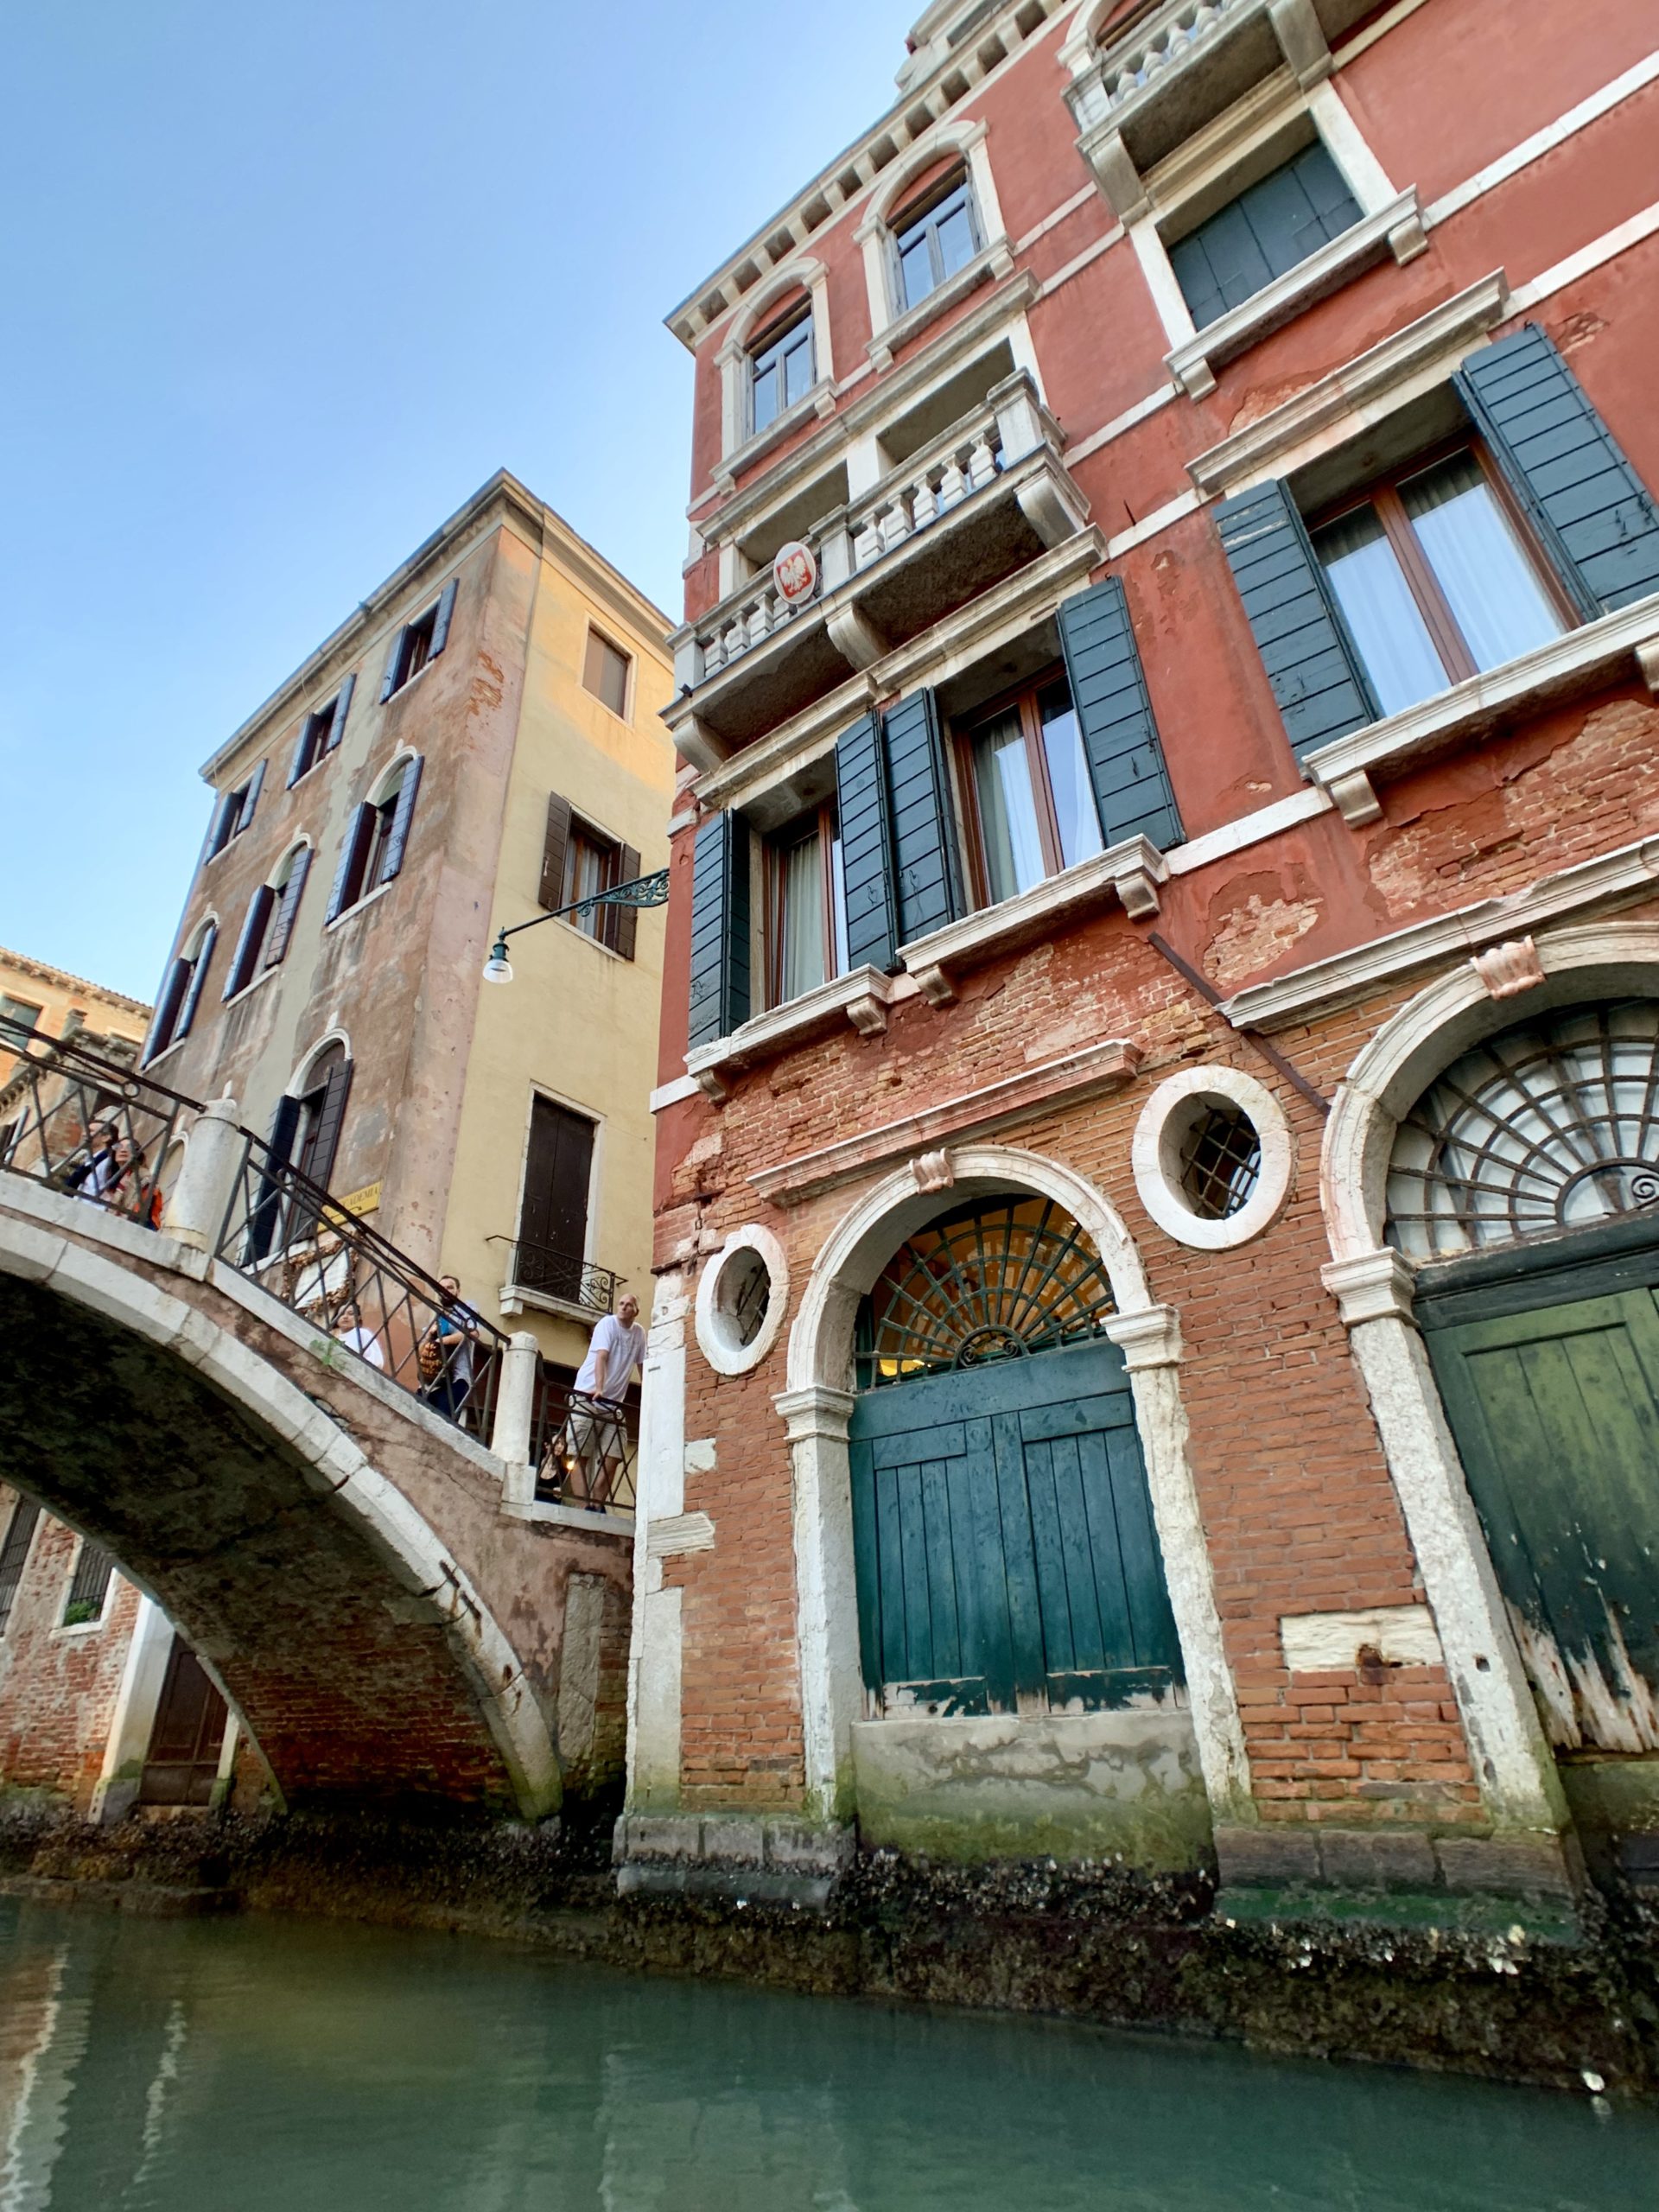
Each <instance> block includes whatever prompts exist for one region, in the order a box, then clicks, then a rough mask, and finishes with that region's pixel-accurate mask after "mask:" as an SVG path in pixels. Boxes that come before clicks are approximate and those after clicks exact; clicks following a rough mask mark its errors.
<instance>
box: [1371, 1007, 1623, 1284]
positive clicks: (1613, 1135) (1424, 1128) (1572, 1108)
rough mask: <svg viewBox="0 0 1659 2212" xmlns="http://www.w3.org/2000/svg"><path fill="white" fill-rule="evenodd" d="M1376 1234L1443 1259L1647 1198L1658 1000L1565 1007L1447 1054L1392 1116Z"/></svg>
mask: <svg viewBox="0 0 1659 2212" xmlns="http://www.w3.org/2000/svg"><path fill="white" fill-rule="evenodd" d="M1388 1198H1389V1220H1388V1236H1389V1242H1390V1243H1393V1244H1395V1245H1396V1246H1397V1247H1399V1249H1402V1251H1405V1252H1407V1253H1409V1254H1411V1255H1413V1256H1414V1257H1419V1258H1445V1257H1448V1256H1451V1255H1455V1254H1457V1253H1460V1252H1467V1251H1471V1250H1478V1249H1484V1248H1486V1247H1490V1246H1491V1245H1497V1244H1511V1243H1520V1242H1522V1241H1524V1240H1525V1239H1527V1238H1529V1237H1536V1236H1560V1235H1561V1234H1562V1233H1563V1232H1565V1231H1567V1230H1575V1229H1585V1228H1589V1227H1592V1226H1593V1225H1594V1224H1597V1223H1600V1222H1605V1221H1610V1220H1615V1219H1618V1218H1619V1217H1623V1216H1628V1215H1634V1214H1642V1213H1646V1212H1649V1211H1653V1210H1654V1209H1656V1208H1659V1003H1656V1002H1654V1001H1649V1000H1632V1001H1625V1002H1624V1003H1622V1004H1618V1005H1613V1006H1598V1007H1570V1008H1568V1009H1567V1010H1565V1011H1563V1012H1561V1013H1560V1014H1554V1015H1553V1016H1550V1017H1548V1019H1546V1020H1541V1021H1537V1022H1525V1023H1521V1024H1518V1025H1517V1026H1516V1027H1514V1028H1512V1029H1507V1030H1505V1031H1503V1033H1502V1034H1501V1035H1499V1036H1497V1037H1493V1038H1489V1039H1487V1040H1486V1042H1485V1043H1484V1044H1481V1045H1478V1046H1475V1047H1474V1049H1473V1050H1472V1051H1471V1052H1465V1054H1464V1055H1463V1057H1462V1058H1460V1059H1459V1060H1457V1061H1454V1062H1453V1064H1452V1066H1451V1067H1449V1068H1448V1069H1447V1070H1446V1072H1445V1074H1444V1075H1442V1076H1441V1077H1440V1078H1439V1080H1438V1081H1437V1082H1436V1083H1434V1084H1432V1085H1431V1086H1430V1088H1429V1089H1428V1090H1427V1091H1426V1092H1425V1093H1424V1094H1423V1096H1422V1097H1421V1098H1420V1099H1419V1100H1418V1102H1417V1103H1416V1105H1415V1106H1414V1107H1413V1109H1412V1110H1411V1112H1410V1113H1409V1114H1408V1115H1407V1116H1406V1118H1405V1119H1404V1121H1403V1122H1402V1123H1401V1125H1400V1130H1399V1134H1398V1135H1397V1136H1396V1138H1395V1146H1394V1152H1393V1156H1392V1158H1391V1159H1390V1160H1389V1185H1388Z"/></svg>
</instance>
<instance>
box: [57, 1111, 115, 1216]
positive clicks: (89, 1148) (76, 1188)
mask: <svg viewBox="0 0 1659 2212" xmlns="http://www.w3.org/2000/svg"><path fill="white" fill-rule="evenodd" d="M120 1135H121V1132H120V1130H119V1129H118V1128H117V1127H116V1125H115V1123H114V1122H93V1124H92V1128H90V1129H88V1130H87V1132H86V1158H85V1159H84V1160H77V1161H75V1163H74V1165H73V1166H70V1167H66V1168H65V1169H64V1171H63V1187H64V1189H65V1190H66V1191H73V1193H74V1195H75V1196H76V1198H86V1199H88V1200H90V1201H92V1202H93V1203H98V1202H99V1201H101V1200H102V1198H103V1196H104V1193H105V1190H106V1189H107V1188H108V1186H109V1185H110V1184H111V1182H113V1181H114V1179H115V1147H116V1143H117V1141H118V1138H119V1136H120Z"/></svg>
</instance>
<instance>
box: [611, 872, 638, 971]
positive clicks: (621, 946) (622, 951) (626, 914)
mask: <svg viewBox="0 0 1659 2212" xmlns="http://www.w3.org/2000/svg"><path fill="white" fill-rule="evenodd" d="M639 873H640V860H639V854H638V853H636V852H635V851H634V849H633V847H632V845H624V846H623V848H622V856H621V859H620V861H618V863H617V880H618V882H620V883H634V882H637V881H638V880H639ZM605 942H606V944H608V945H609V946H610V948H611V950H612V951H613V952H614V953H615V954H616V955H617V956H618V957H619V958H620V959H623V960H632V957H633V956H634V950H635V947H636V945H637V944H638V942H639V909H638V908H637V907H634V906H607V907H606V909H605Z"/></svg>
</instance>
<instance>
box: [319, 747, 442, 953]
mask: <svg viewBox="0 0 1659 2212" xmlns="http://www.w3.org/2000/svg"><path fill="white" fill-rule="evenodd" d="M421 767H422V760H421V756H420V754H419V753H405V754H404V757H403V759H402V760H396V761H394V762H393V763H392V766H391V767H390V768H389V769H388V770H387V771H386V772H385V775H384V776H382V778H381V779H380V781H379V782H378V784H377V785H375V787H374V790H373V793H372V796H371V797H370V798H366V799H365V800H364V801H363V802H362V804H360V805H359V806H356V807H354V808H353V810H352V818H351V820H350V821H349V822H348V823H346V836H345V837H344V839H343V841H342V842H341V844H340V867H339V868H338V870H337V871H336V873H335V876H334V890H333V891H332V892H331V893H330V894H329V899H328V915H327V918H328V920H329V921H331V922H332V921H336V920H338V919H339V918H340V915H341V914H344V913H346V912H348V911H349V910H350V909H351V908H352V907H353V906H358V905H359V904H360V903H361V902H362V900H364V899H366V898H367V897H368V896H369V894H370V893H371V892H372V891H378V889H379V888H380V887H381V885H382V884H385V883H390V882H391V880H392V878H393V877H394V876H395V875H397V873H398V872H399V870H400V869H401V868H402V867H403V865H404V853H405V852H406V851H407V850H408V848H409V831H410V823H411V822H412V821H413V819H414V817H415V799H416V793H417V792H418V791H419V790H420V788H421Z"/></svg>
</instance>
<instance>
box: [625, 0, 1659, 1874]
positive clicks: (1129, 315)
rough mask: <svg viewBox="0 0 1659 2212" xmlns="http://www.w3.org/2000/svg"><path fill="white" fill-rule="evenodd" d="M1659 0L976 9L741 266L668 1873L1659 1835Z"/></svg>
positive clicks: (1389, 1860) (694, 1046)
mask: <svg viewBox="0 0 1659 2212" xmlns="http://www.w3.org/2000/svg"><path fill="white" fill-rule="evenodd" d="M1595 17H1596V26H1597V28H1596V35H1595V38H1594V40H1593V41H1592V42H1588V43H1586V41H1582V40H1579V39H1575V38H1574V37H1573V35H1572V34H1571V31H1570V30H1569V29H1568V28H1567V22H1566V20H1565V19H1564V17H1563V15H1562V11H1561V10H1560V9H1559V8H1556V7H1552V6H1550V5H1549V4H1548V0H1515V4H1512V5H1510V6H1509V7H1506V8H1505V9H1503V10H1502V11H1501V18H1500V16H1498V15H1497V14H1495V13H1494V11H1493V10H1491V9H1490V8H1488V7H1483V6H1480V5H1478V4H1476V0H1430V4H1427V5H1421V4H1406V5H1402V6H1395V7H1388V8H1381V9H1379V8H1377V7H1376V6H1375V5H1373V4H1372V0H1203V3H1202V4H1200V5H1197V6H1194V5H1192V4H1189V0H1144V4H1143V3H1142V0H1085V4H1069V0H938V3H937V4H935V5H932V6H930V7H929V8H928V9H927V10H926V12H925V15H923V16H922V17H921V19H920V20H919V21H918V22H917V23H916V24H915V26H914V27H913V29H912V34H911V38H910V48H911V51H910V54H909V57H908V59H907V60H906V63H905V64H904V67H903V68H902V69H901V71H900V73H899V91H898V95H897V98H896V99H893V100H892V101H891V102H890V104H888V105H887V107H886V108H885V111H883V112H882V113H881V114H880V116H879V117H877V118H876V119H875V120H874V121H873V123H872V124H871V125H870V127H869V128H868V130H864V131H862V132H861V133H860V134H859V135H858V136H857V137H855V140H854V141H853V143H851V144H849V145H848V146H847V147H845V148H844V149H842V150H841V151H840V152H837V153H835V154H834V156H833V157H832V158H828V159H827V161H826V163H825V165H824V166H823V167H821V168H817V170H812V169H811V168H810V163H809V164H808V165H807V168H806V172H805V173H804V175H803V179H802V182H801V187H800V189H799V190H798V192H796V193H795V194H792V195H791V197H790V198H789V199H788V200H786V201H785V203H784V204H783V205H782V206H780V207H778V208H777V209H776V210H775V211H774V212H773V213H771V214H770V215H769V216H768V217H767V218H766V220H765V221H764V222H763V223H762V224H760V226H759V228H758V229H757V230H756V231H755V232H754V233H753V236H751V237H749V238H747V239H746V240H743V241H741V242H737V243H734V251H732V252H731V253H730V254H729V255H728V257H725V258H723V259H722V260H721V262H720V263H719V264H718V265H717V266H716V267H715V268H714V269H712V270H710V271H709V273H708V274H707V275H706V277H703V278H702V281H701V282H699V283H697V285H696V288H695V289H693V290H692V291H691V292H690V295H689V296H688V297H687V298H686V299H685V301H684V302H683V303H682V305H681V306H680V307H679V308H677V309H676V310H675V311H674V313H673V314H672V315H671V317H670V323H671V327H672V329H673V330H674V331H675V333H676V334H677V336H678V337H679V338H680V339H681V340H682V341H683V344H684V345H685V346H686V347H687V349H688V350H689V352H690V353H691V355H692V356H693V357H694V359H695V365H696V404H695V410H694V416H693V423H692V448H693V464H692V482H691V503H690V509H689V514H690V524H691V531H692V538H691V548H690V561H689V563H688V566H687V570H686V597H685V621H684V624H683V627H682V628H681V629H680V631H679V632H677V637H676V639H675V641H674V643H675V649H676V653H677V666H676V693H675V697H674V702H673V703H672V705H671V708H670V709H669V713H668V717H667V720H668V725H669V728H671V731H672V732H673V734H674V737H675V741H676V742H677V746H678V747H679V749H680V752H681V753H682V755H683V759H684V760H685V761H686V762H687V764H688V766H689V768H690V770H692V771H694V772H695V773H694V775H693V776H692V777H691V778H690V779H689V781H688V785H687V788H686V789H685V791H684V792H683V801H682V805H681V809H680V810H679V812H678V813H677V816H676V817H675V825H674V826H675V839H674V849H675V863H674V869H675V873H674V883H675V899H674V905H673V906H672V908H671V919H670V930H669V944H670V947H671V963H670V975H669V980H668V989H667V995H666V999H665V1014H664V1043H663V1053H662V1058H661V1064H660V1067H659V1086H660V1087H659V1089H658V1094H657V1105H658V1114H659V1122H658V1127H659V1144H658V1192H659V1203H658V1253H657V1260H658V1268H659V1270H660V1273H659V1278H658V1297H657V1311H656V1331H655V1335H654V1338H653V1346H652V1370H651V1379H650V1381H649V1383H648V1385H647V1423H646V1426H647V1441H646V1443H645V1446H644V1447H643V1449H642V1477H641V1492H640V1496H641V1511H642V1514H643V1516H644V1517H645V1521H646V1522H647V1524H648V1538H647V1543H646V1544H645V1545H642V1547H641V1549H640V1554H639V1556H640V1557H641V1558H642V1559H644V1558H646V1557H649V1559H650V1560H651V1563H652V1576H653V1578H654V1579H653V1580H652V1582H650V1583H648V1584H647V1585H646V1586H645V1587H644V1588H643V1589H641V1590H640V1591H639V1593H638V1600H637V1626H636V1640H635V1654H634V1665H635V1671H636V1678H637V1679H636V1694H635V1698H634V1702H633V1707H632V1711H633V1713H634V1714H635V1716H636V1720H635V1726H634V1729H633V1736H632V1808H633V1810H634V1813H635V1814H636V1815H639V1816H640V1817H639V1819H638V1820H637V1821H632V1822H631V1825H630V1827H628V1829H627V1830H626V1832H625V1834H624V1836H623V1838H622V1842H621V1852H622V1855H623V1857H624V1859H626V1861H627V1862H628V1864H627V1866H626V1867H625V1875H626V1878H627V1879H629V1880H630V1881H634V1882H636V1883H638V1882H647V1881H658V1880H660V1881H663V1882H664V1883H666V1884H667V1885H669V1886H670V1887H677V1888H683V1886H684V1885H685V1883H686V1881H687V1880H688V1878H690V1877H689V1875H688V1871H687V1870H688V1865H689V1864H690V1862H694V1861H696V1860H698V1859H702V1860H705V1861H707V1862H709V1872H708V1879H709V1882H710V1883H711V1884H712V1885H715V1886H717V1885H718V1884H719V1882H720V1881H721V1879H723V1878H726V1877H723V1876H722V1875H721V1872H720V1869H721V1867H722V1866H724V1867H728V1868H729V1867H730V1866H733V1865H734V1864H739V1865H742V1866H746V1867H747V1866H750V1865H753V1863H754V1862H755V1860H756V1859H757V1858H758V1857H763V1859H764V1863H765V1864H766V1865H767V1866H771V1867H772V1869H773V1870H774V1872H776V1874H777V1875H778V1876H779V1878H785V1877H786V1878H789V1879H796V1878H800V1879H802V1880H810V1882H812V1883H817V1884H820V1885H821V1883H822V1881H823V1878H824V1877H825V1875H826V1874H827V1873H828V1872H831V1871H833V1869H834V1867H835V1866H836V1865H838V1864H839V1863H841V1859H842V1855H844V1853H846V1852H847V1851H849V1850H851V1849H852V1848H853V1847H854V1846H855V1843H860V1844H862V1845H865V1846H868V1845H872V1844H876V1845H885V1846H889V1847H893V1848H896V1849H899V1850H903V1851H907V1852H912V1853H918V1854H925V1855H928V1856H930V1857H944V1858H957V1859H996V1858H1014V1859H1020V1858H1024V1857H1030V1856H1033V1855H1041V1856H1043V1857H1045V1858H1046V1857H1049V1856H1051V1855H1053V1856H1063V1857H1068V1858H1072V1859H1090V1860H1093V1861H1095V1862H1096V1863H1099V1862H1100V1861H1102V1860H1107V1861H1116V1860H1117V1859H1122V1860H1123V1861H1125V1862H1126V1863H1128V1864H1129V1865H1131V1866H1138V1867H1141V1868H1145V1869H1187V1870H1192V1869H1198V1868H1204V1867H1209V1868H1213V1867H1216V1866H1218V1867H1219V1871H1220V1873H1221V1876H1222V1878H1223V1879H1224V1882H1226V1883H1228V1884H1230V1885H1235V1886H1242V1887H1248V1886H1249V1885H1252V1884H1261V1885H1267V1886H1268V1888H1269V1889H1271V1888H1273V1887H1274V1885H1283V1884H1287V1883H1308V1884H1314V1885H1318V1884H1325V1885H1330V1886H1332V1887H1334V1888H1336V1889H1338V1890H1342V1889H1344V1888H1348V1889H1355V1888H1364V1887H1368V1886H1375V1885H1377V1884H1382V1885H1399V1886H1403V1887H1406V1888H1409V1889H1416V1890H1421V1891H1439V1892H1440V1894H1441V1895H1442V1896H1443V1897H1450V1895H1451V1893H1452V1892H1454V1891H1462V1890H1478V1889H1482V1888H1484V1889H1487V1890H1491V1891H1500V1892H1502V1891H1511V1892H1515V1893H1530V1894H1532V1895H1534V1896H1536V1895H1538V1894H1540V1893H1554V1894H1555V1895H1557V1896H1559V1895H1560V1894H1561V1893H1563V1892H1564V1891H1566V1890H1567V1888H1568V1887H1569V1886H1570V1885H1571V1884H1572V1882H1573V1879H1574V1878H1576V1874H1577V1872H1578V1870H1579V1868H1580V1865H1581V1863H1582V1859H1581V1855H1580V1847H1582V1854H1583V1856H1584V1857H1588V1858H1592V1859H1597V1858H1599V1859H1600V1860H1601V1862H1602V1863H1603V1864H1605V1865H1611V1864H1613V1863H1615V1862H1617V1861H1619V1860H1621V1859H1622V1863H1623V1864H1624V1867H1625V1869H1626V1871H1627V1872H1630V1873H1631V1874H1633V1875H1635V1874H1641V1873H1643V1872H1645V1873H1648V1874H1652V1873H1656V1872H1659V1628H1656V1624H1659V1571H1656V1566H1655V1562H1656V1560H1659V1487H1656V1484H1655V1482H1654V1479H1653V1439H1654V1437H1655V1435H1656V1434H1659V1338H1656V1336H1655V1333H1654V1330H1655V1325H1654V1294H1655V1291H1656V1288H1659V846H1656V844H1655V842H1654V840H1655V836H1656V832H1659V784H1656V780H1655V778H1654V775H1653V773H1652V768H1653V764H1654V760H1655V757H1656V750H1659V709H1656V703H1655V697H1654V694H1655V692H1656V690H1659V507H1656V502H1655V498H1654V489H1655V487H1656V486H1659V409H1656V405H1655V389H1654V381H1653V374H1652V361H1653V359H1654V352H1655V344H1656V336H1659V321H1656V313H1659V310H1656V302H1659V235H1656V229H1655V221H1654V209H1653V207H1652V205H1651V201H1652V183H1651V176H1652V167H1651V152H1652V149H1653V146H1654V144H1655V143H1656V132H1659V84H1656V81H1655V71H1654V66H1653V57H1652V45H1653V40H1652V32H1653V22H1652V16H1651V10H1648V9H1643V8H1642V7H1639V6H1637V5H1635V4H1631V3H1630V0H1622V3H1621V0H1608V4H1606V5H1605V6H1599V7H1598V8H1597V9H1596V10H1595ZM792 96H793V95H792V92H791V80H790V78H789V73H788V69H787V66H786V64H785V62H784V61H782V60H780V65H779V97H780V98H785V99H788V98H790V97H792ZM806 105H807V106H810V102H809V103H806ZM824 150H825V153H826V156H828V155H829V149H824ZM803 1822H804V1823H805V1824H806V1825H807V1827H809V1828H810V1831H811V1834H810V1838H809V1839H808V1840H803V1836H802V1834H801V1828H802V1824H803ZM768 1823H770V1827H769V1829H768V1831H767V1834H766V1837H765V1838H764V1854H763V1853H762V1842H763V1839H762V1837H761V1834H760V1830H761V1829H762V1828H763V1827H766V1826H767V1824H768ZM744 1878H745V1879H747V1878H748V1877H747V1874H746V1875H745V1877H744Z"/></svg>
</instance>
